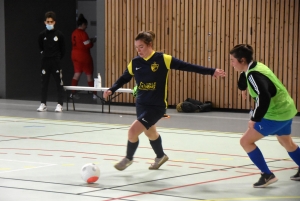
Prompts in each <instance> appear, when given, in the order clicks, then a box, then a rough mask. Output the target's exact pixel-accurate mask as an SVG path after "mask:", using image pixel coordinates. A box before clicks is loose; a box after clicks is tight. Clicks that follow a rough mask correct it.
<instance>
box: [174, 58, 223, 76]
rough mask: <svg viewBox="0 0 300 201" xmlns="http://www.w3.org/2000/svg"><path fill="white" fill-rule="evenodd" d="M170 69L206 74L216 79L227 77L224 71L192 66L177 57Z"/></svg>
mask: <svg viewBox="0 0 300 201" xmlns="http://www.w3.org/2000/svg"><path fill="white" fill-rule="evenodd" d="M170 68H171V69H176V70H182V71H188V72H195V73H200V74H204V75H212V76H213V77H215V78H217V77H225V76H226V73H225V72H224V70H222V69H218V68H208V67H204V66H200V65H195V64H191V63H188V62H185V61H182V60H179V59H177V58H175V57H172V60H171V64H170Z"/></svg>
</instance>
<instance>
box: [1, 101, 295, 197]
mask: <svg viewBox="0 0 300 201" xmlns="http://www.w3.org/2000/svg"><path fill="white" fill-rule="evenodd" d="M36 105H37V102H36V101H16V100H1V101H0V113H1V116H0V125H1V131H0V145H1V146H0V164H1V165H0V192H1V194H0V200H1V201H2V200H3V201H15V200H30V201H34V200H40V199H43V200H44V201H52V200H57V201H60V200H63V201H69V200H70V201H81V200H84V201H93V200H95V201H96V200H97V201H99V200H102V201H109V200H131V201H133V200H139V201H141V200H147V201H151V200H162V201H165V200H170V201H197V200H206V201H225V200H226V201H227V200H228V201H231V200H234V201H244V200H258V201H269V200H280V201H283V200H284V201H296V200H299V199H300V193H299V189H300V182H297V181H292V180H290V179H289V177H290V176H292V175H293V174H295V173H296V172H297V165H296V164H295V163H294V162H293V161H291V159H290V158H289V156H288V154H287V152H286V151H285V149H284V148H283V147H281V145H280V144H279V143H278V142H277V140H276V138H274V137H267V138H265V139H263V140H261V141H259V142H258V143H257V145H258V146H259V147H260V149H261V150H262V152H263V154H264V156H265V158H266V161H267V164H268V165H269V167H270V169H271V170H272V171H273V172H274V173H275V175H276V177H277V178H278V179H279V180H278V181H277V182H276V183H275V184H272V185H270V186H268V187H266V188H261V189H259V188H253V187H252V184H253V183H255V182H256V181H257V180H258V179H259V176H260V172H259V171H258V169H257V168H256V167H255V166H254V165H253V163H252V162H251V161H250V160H249V159H248V156H247V154H246V153H245V152H244V150H243V149H242V148H241V146H240V144H239V139H240V137H241V135H242V134H243V132H244V131H245V128H246V125H247V123H248V119H249V114H246V113H229V112H214V111H212V112H207V113H194V114H187V113H178V112H177V111H176V110H175V109H168V114H169V115H170V116H171V117H170V118H168V119H164V118H163V119H161V120H160V121H159V123H158V132H159V133H160V134H161V136H162V140H163V146H164V149H165V152H166V154H167V155H168V156H169V158H170V159H169V161H167V162H166V163H165V164H164V165H163V166H161V168H160V169H159V170H148V167H149V165H150V164H151V163H152V162H153V159H154V158H155V154H154V152H153V150H152V149H151V146H150V144H149V141H148V139H147V138H146V137H145V136H144V135H141V136H140V145H139V148H138V150H137V152H136V155H135V158H134V163H133V164H132V165H131V166H130V167H128V168H127V169H126V170H124V171H118V170H116V169H115V168H114V167H113V165H114V164H115V163H116V162H118V161H119V160H120V159H122V158H123V157H124V154H125V151H126V146H125V145H126V141H127V129H128V128H129V126H130V124H131V123H132V122H133V121H134V120H135V118H136V117H135V115H134V113H135V108H134V107H130V106H127V107H120V106H112V108H111V109H112V113H111V114H108V113H101V105H91V104H77V107H76V111H73V110H69V111H64V112H62V113H55V112H54V106H53V108H51V107H50V106H49V108H48V111H47V112H40V113H39V112H36V111H35V110H36ZM48 105H51V103H49V104H48ZM53 105H54V103H53ZM52 109H53V110H52ZM105 109H106V110H107V106H105ZM91 110H92V111H93V112H91ZM125 113H126V114H125ZM299 133H300V118H299V116H297V117H295V118H294V121H293V137H294V138H293V139H294V141H295V142H296V143H297V144H298V145H299V144H300V135H299ZM87 163H94V164H96V165H97V166H98V167H99V168H100V172H101V173H100V178H99V180H98V181H97V182H96V183H94V184H87V183H86V182H84V181H83V180H82V179H81V176H80V170H81V167H82V166H83V165H85V164H87Z"/></svg>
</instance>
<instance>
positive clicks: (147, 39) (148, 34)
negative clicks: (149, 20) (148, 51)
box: [134, 31, 155, 45]
mask: <svg viewBox="0 0 300 201" xmlns="http://www.w3.org/2000/svg"><path fill="white" fill-rule="evenodd" d="M154 39H155V33H154V32H153V31H141V32H140V33H138V35H137V36H136V37H135V39H134V40H142V41H143V42H144V43H145V44H146V45H150V43H153V40H154Z"/></svg>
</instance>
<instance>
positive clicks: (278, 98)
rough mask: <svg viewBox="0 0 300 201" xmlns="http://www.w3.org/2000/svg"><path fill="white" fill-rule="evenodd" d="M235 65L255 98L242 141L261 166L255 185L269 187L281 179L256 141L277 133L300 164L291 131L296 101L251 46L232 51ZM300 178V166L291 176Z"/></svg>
mask: <svg viewBox="0 0 300 201" xmlns="http://www.w3.org/2000/svg"><path fill="white" fill-rule="evenodd" d="M230 59H231V62H232V66H233V67H234V68H235V70H237V71H242V74H241V75H240V79H239V82H238V86H239V89H241V90H243V91H244V90H246V89H247V88H248V92H249V94H250V96H251V97H252V98H254V99H255V103H256V104H255V108H254V110H253V111H252V112H251V119H250V121H249V123H248V129H247V131H246V132H245V133H244V135H243V137H242V138H241V140H240V144H241V146H242V147H243V148H244V150H245V151H246V152H247V154H248V156H249V158H250V159H251V160H252V162H253V163H254V164H255V165H256V166H257V167H258V168H259V169H260V171H261V172H262V173H261V177H260V179H259V180H258V182H256V183H255V184H253V187H255V188H261V187H266V186H268V185H270V184H272V183H274V182H276V181H277V180H278V179H277V178H276V177H275V175H274V174H273V173H272V172H271V171H270V170H269V167H268V166H267V164H266V162H265V159H264V157H263V155H262V153H261V151H260V149H259V148H258V147H257V146H256V144H255V142H256V141H258V140H260V139H261V138H263V137H265V136H268V135H276V137H277V139H278V141H279V143H280V144H281V145H282V146H283V147H284V148H285V149H286V150H287V152H288V154H289V156H290V157H291V158H292V159H293V160H294V161H295V163H296V164H297V165H298V166H300V148H299V146H297V145H296V144H295V143H294V142H293V140H292V138H291V136H290V134H291V125H292V119H293V117H294V116H295V115H296V114H297V109H296V107H295V104H294V101H293V99H292V98H291V96H290V95H289V93H288V91H287V90H286V88H285V87H284V85H283V84H282V83H281V81H280V80H279V79H278V78H277V77H276V75H275V74H274V73H273V72H272V71H271V70H270V69H269V68H268V67H267V66H266V65H264V64H262V63H260V62H256V61H254V60H253V49H252V47H251V46H250V45H245V44H241V45H237V46H235V47H234V48H233V49H232V50H231V51H230ZM290 178H291V179H292V180H300V168H298V172H297V173H296V174H295V175H294V176H291V177H290Z"/></svg>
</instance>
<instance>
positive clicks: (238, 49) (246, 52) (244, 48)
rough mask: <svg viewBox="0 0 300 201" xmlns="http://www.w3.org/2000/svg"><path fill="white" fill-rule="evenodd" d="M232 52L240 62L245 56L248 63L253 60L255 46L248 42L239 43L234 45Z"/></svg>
mask: <svg viewBox="0 0 300 201" xmlns="http://www.w3.org/2000/svg"><path fill="white" fill-rule="evenodd" d="M230 54H231V55H232V56H234V58H236V59H237V60H238V61H239V62H241V61H242V58H245V59H246V61H247V63H250V62H251V61H253V48H252V47H251V46H250V45H248V44H239V45H236V46H234V48H232V49H231V50H230Z"/></svg>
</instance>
